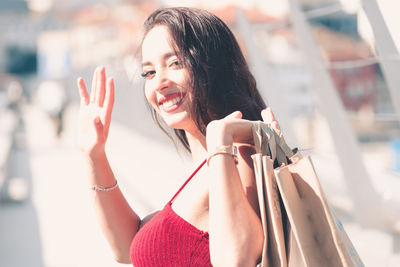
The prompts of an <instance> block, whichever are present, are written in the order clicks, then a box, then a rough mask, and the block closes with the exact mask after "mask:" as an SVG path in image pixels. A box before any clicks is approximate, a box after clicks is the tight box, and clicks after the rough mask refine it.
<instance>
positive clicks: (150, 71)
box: [141, 70, 156, 78]
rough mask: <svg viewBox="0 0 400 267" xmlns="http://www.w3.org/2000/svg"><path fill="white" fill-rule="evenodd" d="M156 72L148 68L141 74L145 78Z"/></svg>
mask: <svg viewBox="0 0 400 267" xmlns="http://www.w3.org/2000/svg"><path fill="white" fill-rule="evenodd" d="M155 73H156V72H155V71H154V70H148V71H143V72H142V74H141V76H142V77H143V78H149V77H150V76H151V75H153V74H155Z"/></svg>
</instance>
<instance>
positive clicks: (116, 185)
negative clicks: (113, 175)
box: [90, 180, 118, 192]
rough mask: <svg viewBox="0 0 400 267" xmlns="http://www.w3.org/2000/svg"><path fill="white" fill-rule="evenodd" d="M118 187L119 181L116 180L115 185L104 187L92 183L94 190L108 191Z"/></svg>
mask: <svg viewBox="0 0 400 267" xmlns="http://www.w3.org/2000/svg"><path fill="white" fill-rule="evenodd" d="M117 187H118V181H117V180H115V184H114V185H113V186H110V187H105V188H102V187H97V186H95V185H92V186H91V187H90V189H92V190H93V191H103V192H107V191H111V190H113V189H115V188H117Z"/></svg>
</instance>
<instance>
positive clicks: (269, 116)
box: [261, 107, 280, 130]
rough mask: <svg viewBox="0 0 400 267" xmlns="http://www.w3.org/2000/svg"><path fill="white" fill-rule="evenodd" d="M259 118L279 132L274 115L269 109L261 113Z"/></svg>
mask: <svg viewBox="0 0 400 267" xmlns="http://www.w3.org/2000/svg"><path fill="white" fill-rule="evenodd" d="M261 117H262V118H263V121H264V122H265V123H270V124H271V126H272V128H275V129H276V130H280V128H279V124H278V122H277V121H276V120H275V115H274V113H273V112H272V109H271V108H270V107H268V108H266V109H263V110H262V111H261Z"/></svg>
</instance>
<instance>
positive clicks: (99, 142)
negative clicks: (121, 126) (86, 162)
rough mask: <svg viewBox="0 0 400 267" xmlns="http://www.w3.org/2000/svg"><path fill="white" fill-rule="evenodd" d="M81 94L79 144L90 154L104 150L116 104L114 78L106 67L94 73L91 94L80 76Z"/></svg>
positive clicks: (79, 86)
mask: <svg viewBox="0 0 400 267" xmlns="http://www.w3.org/2000/svg"><path fill="white" fill-rule="evenodd" d="M78 88H79V95H80V99H81V101H80V109H79V118H78V120H79V125H78V144H79V148H80V149H81V150H82V151H83V152H85V153H87V154H88V155H89V156H96V154H98V153H102V152H104V147H105V143H106V141H107V136H108V130H109V128H110V122H111V113H112V109H113V105H114V80H113V78H108V79H107V85H106V73H105V68H104V67H98V68H97V69H96V70H95V72H94V74H93V81H92V88H91V90H90V96H89V94H88V92H87V90H86V86H85V83H84V81H83V79H82V78H78Z"/></svg>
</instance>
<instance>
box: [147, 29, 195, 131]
mask: <svg viewBox="0 0 400 267" xmlns="http://www.w3.org/2000/svg"><path fill="white" fill-rule="evenodd" d="M171 43H172V39H171V35H170V33H169V32H168V30H167V28H166V27H165V26H155V27H154V28H153V29H151V30H150V31H149V32H148V33H147V35H146V37H145V38H144V40H143V44H142V68H143V73H142V76H143V77H144V78H145V79H146V81H145V95H146V98H147V100H148V101H149V103H150V104H151V105H152V106H153V108H154V109H155V110H156V112H157V113H158V114H159V115H160V116H161V117H162V118H163V119H164V121H165V122H166V124H167V125H168V126H170V127H172V128H175V129H183V130H186V131H191V130H193V129H197V126H196V125H195V123H194V120H193V119H192V116H191V109H190V105H191V101H192V97H191V88H190V77H189V72H188V70H187V68H185V67H184V66H183V64H182V62H181V61H180V59H179V58H178V56H177V55H176V53H175V50H174V47H173V46H172V45H171ZM193 127H195V128H193Z"/></svg>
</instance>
